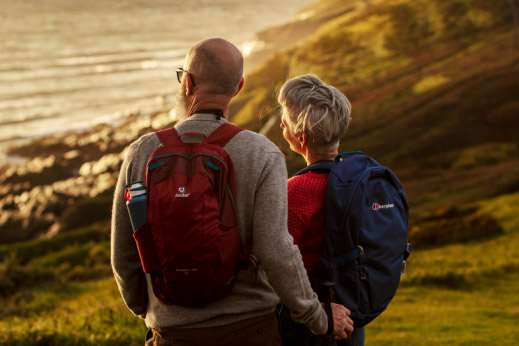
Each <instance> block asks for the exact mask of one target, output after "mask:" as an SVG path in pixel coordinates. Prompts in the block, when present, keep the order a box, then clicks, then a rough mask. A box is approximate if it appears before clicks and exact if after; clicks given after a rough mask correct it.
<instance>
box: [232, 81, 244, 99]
mask: <svg viewBox="0 0 519 346" xmlns="http://www.w3.org/2000/svg"><path fill="white" fill-rule="evenodd" d="M243 83H245V79H244V78H243V77H241V81H240V85H238V90H236V92H235V93H234V95H232V96H236V95H238V93H239V92H240V90H241V88H243Z"/></svg>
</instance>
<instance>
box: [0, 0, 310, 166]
mask: <svg viewBox="0 0 519 346" xmlns="http://www.w3.org/2000/svg"><path fill="white" fill-rule="evenodd" d="M309 3H311V0H283V1H279V0H241V1H240V0H187V1H186V0H131V1H121V0H89V1H80V0H20V1H13V0H0V8H1V17H2V20H1V21H0V159H5V157H2V155H3V152H4V151H5V149H6V148H7V147H8V146H9V145H11V144H12V143H15V142H16V141H19V140H24V139H28V138H33V137H39V136H43V135H52V134H56V133H61V132H64V131H71V130H72V131H75V130H80V129H85V128H88V127H91V126H93V125H95V124H98V123H102V122H106V123H116V122H117V121H120V120H121V119H124V117H125V116H127V115H128V114H131V113H135V112H138V113H146V112H148V111H151V110H153V109H156V108H157V105H158V104H160V103H164V100H165V99H166V100H167V98H168V97H171V98H173V99H174V95H175V94H176V92H177V91H178V89H177V88H178V84H177V80H176V76H175V72H174V70H175V68H176V67H180V66H182V63H183V60H184V57H185V54H186V53H187V50H188V49H189V48H190V47H191V46H192V45H193V44H194V43H195V42H197V41H198V40H201V39H204V38H207V37H223V38H226V39H228V40H229V41H231V42H233V43H235V44H236V45H237V46H238V47H240V48H241V49H242V51H243V52H244V53H245V54H246V53H247V50H248V48H247V47H250V43H251V41H250V40H251V39H253V37H254V33H255V32H258V31H260V30H263V29H266V28H268V27H271V26H274V25H278V24H281V23H284V22H288V21H290V20H292V19H293V18H294V16H295V15H296V13H297V12H298V10H300V9H301V8H302V7H303V6H305V5H308V4H309Z"/></svg>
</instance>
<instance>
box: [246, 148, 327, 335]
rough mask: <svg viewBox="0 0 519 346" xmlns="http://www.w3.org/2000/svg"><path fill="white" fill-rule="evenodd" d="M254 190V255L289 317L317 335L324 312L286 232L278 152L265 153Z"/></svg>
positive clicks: (284, 185)
mask: <svg viewBox="0 0 519 346" xmlns="http://www.w3.org/2000/svg"><path fill="white" fill-rule="evenodd" d="M266 155H267V156H268V159H267V163H266V165H265V166H264V167H263V171H262V173H261V177H260V180H259V182H258V185H257V188H256V195H255V201H254V214H253V252H254V254H255V256H256V257H257V258H258V260H259V262H260V263H261V265H262V267H263V269H264V270H265V273H266V274H267V277H268V280H269V283H270V284H271V285H272V287H273V288H274V290H275V291H276V293H277V294H278V296H279V297H280V298H281V299H282V300H283V303H284V304H286V305H287V306H288V307H289V308H290V310H291V311H292V318H293V319H294V320H295V321H296V322H299V323H304V324H306V325H307V326H308V327H309V328H310V329H311V330H313V331H315V332H316V333H320V332H321V331H322V330H324V329H325V327H326V325H327V317H326V313H325V312H324V310H323V309H322V307H321V304H320V303H319V301H318V299H317V295H316V294H315V293H314V291H313V290H312V288H311V286H310V283H309V281H308V276H307V274H306V270H305V268H304V266H303V262H302V259H301V253H300V252H299V249H298V247H297V246H296V245H294V244H293V240H292V237H291V236H290V234H289V233H288V230H287V173H286V166H285V160H284V157H283V155H282V154H281V153H279V152H275V151H273V152H267V153H266Z"/></svg>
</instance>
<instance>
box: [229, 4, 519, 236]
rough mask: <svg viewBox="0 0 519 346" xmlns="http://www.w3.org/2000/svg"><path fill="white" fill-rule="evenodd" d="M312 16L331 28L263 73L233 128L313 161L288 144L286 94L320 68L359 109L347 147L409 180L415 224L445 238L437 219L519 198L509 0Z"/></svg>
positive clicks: (320, 10) (323, 10)
mask: <svg viewBox="0 0 519 346" xmlns="http://www.w3.org/2000/svg"><path fill="white" fill-rule="evenodd" d="M311 14H313V16H310V15H311ZM301 15H306V16H310V17H309V18H311V20H312V21H314V22H315V21H318V20H321V21H322V23H321V25H320V26H319V28H318V29H317V30H315V31H314V32H313V33H312V34H309V35H308V36H307V37H306V38H305V39H301V40H299V41H297V43H296V44H294V45H292V46H289V47H288V48H286V49H285V50H281V51H279V52H278V53H277V54H276V55H274V56H272V57H271V58H270V59H269V60H267V61H266V62H265V63H264V64H263V65H262V66H260V67H258V68H257V69H256V70H255V71H254V72H252V73H251V74H250V75H249V76H248V78H247V79H246V85H245V88H244V90H243V91H242V93H241V94H239V95H238V97H237V98H236V100H235V101H234V103H233V104H232V106H231V114H232V119H233V121H235V122H236V123H238V124H240V125H242V126H245V127H248V128H251V129H254V130H256V131H260V130H261V131H262V133H264V134H266V135H267V136H268V137H269V138H270V139H272V140H273V141H274V142H275V143H276V144H277V145H278V146H279V147H280V148H282V150H283V151H284V153H285V155H286V158H287V164H288V169H289V173H294V172H295V171H296V170H297V169H298V168H300V167H302V166H304V161H303V160H302V159H301V158H300V157H299V155H297V154H294V153H292V152H291V151H290V150H289V148H288V146H287V145H286V143H285V141H284V140H283V138H282V134H281V130H280V129H279V126H277V124H279V115H280V109H279V107H278V105H277V102H276V98H275V96H276V95H275V94H276V91H277V90H278V89H279V87H280V86H281V85H282V83H283V82H284V81H285V80H286V79H287V78H288V77H294V76H296V75H299V74H304V73H315V74H317V75H318V76H320V77H321V78H322V79H323V80H324V81H325V82H327V83H329V84H332V85H334V86H336V87H338V88H339V89H340V90H341V91H342V92H344V93H345V94H346V95H347V96H348V98H349V99H350V101H351V102H352V105H353V115H352V117H353V121H352V123H351V126H350V129H349V131H348V133H347V134H346V136H345V137H344V138H343V140H342V142H341V148H340V149H341V150H344V151H346V150H362V151H363V152H364V153H366V154H368V155H371V156H373V157H375V158H376V159H377V160H378V161H379V162H381V163H382V164H384V165H387V166H389V167H390V168H392V169H393V170H394V171H395V172H396V173H397V174H398V175H399V177H400V178H401V179H402V181H403V184H404V188H405V189H406V191H407V194H408V198H409V200H410V204H411V209H412V213H411V224H412V225H418V226H419V225H421V224H427V227H422V228H420V229H421V230H427V231H428V232H435V231H436V230H437V229H438V227H435V226H433V225H432V223H433V222H432V221H431V215H441V214H442V210H444V209H461V210H462V211H461V212H460V213H459V215H466V214H467V213H469V214H470V210H473V206H472V204H473V202H474V201H477V200H482V199H487V198H492V197H495V196H499V195H501V194H506V193H511V192H517V191H519V181H518V179H517V177H518V173H519V117H518V115H519V50H518V48H517V47H516V46H515V45H514V33H513V18H512V13H511V8H510V6H509V4H508V3H507V1H496V2H488V1H483V0H453V1H442V0H432V1H431V0H417V1H405V0H387V1H353V0H352V1H334V0H323V1H319V2H317V3H316V4H314V5H311V6H309V7H308V8H307V9H305V10H303V11H302V14H301ZM326 18H329V19H328V20H326ZM309 20H310V19H309ZM271 118H274V119H276V120H275V121H273V123H274V124H275V125H274V126H272V127H268V126H265V125H266V124H268V121H269V120H270V119H271ZM271 124H272V123H271ZM473 217H476V218H477V217H478V216H473ZM438 218H439V219H441V217H437V219H438ZM450 219H451V220H442V222H451V223H456V222H458V223H460V222H461V223H462V221H463V220H462V219H463V218H462V217H455V218H452V217H451V218H450ZM480 221H481V222H484V220H480ZM481 222H480V223H481ZM458 226H460V225H458ZM439 227H441V226H439ZM460 227H462V225H461V226H460ZM416 230H417V229H416ZM414 234H417V233H416V232H415V233H414ZM422 238H423V237H422Z"/></svg>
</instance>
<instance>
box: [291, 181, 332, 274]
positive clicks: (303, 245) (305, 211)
mask: <svg viewBox="0 0 519 346" xmlns="http://www.w3.org/2000/svg"><path fill="white" fill-rule="evenodd" d="M327 181H328V174H319V173H313V172H309V173H305V174H302V175H298V176H295V177H292V178H290V179H288V231H289V232H290V234H291V235H292V236H293V237H294V244H296V245H297V246H299V250H300V251H301V255H302V256H303V263H304V265H305V268H306V271H307V273H308V275H309V276H310V273H311V271H312V269H313V268H314V266H315V265H316V264H317V262H318V261H319V257H320V256H321V250H322V248H323V245H324V235H325V232H324V217H325V202H326V201H325V198H326V183H327Z"/></svg>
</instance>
